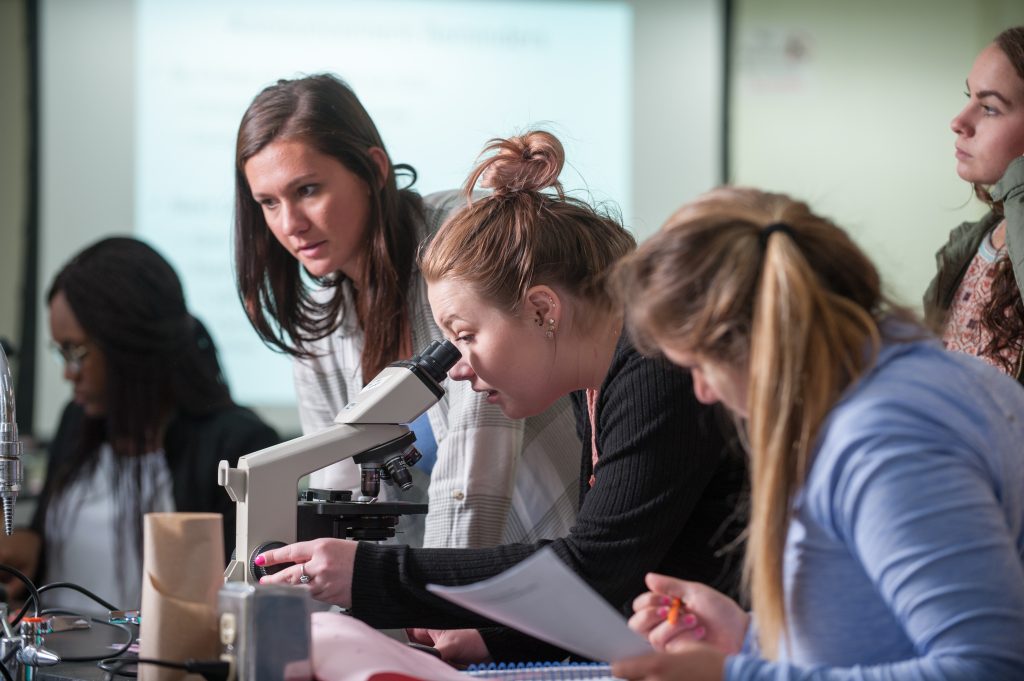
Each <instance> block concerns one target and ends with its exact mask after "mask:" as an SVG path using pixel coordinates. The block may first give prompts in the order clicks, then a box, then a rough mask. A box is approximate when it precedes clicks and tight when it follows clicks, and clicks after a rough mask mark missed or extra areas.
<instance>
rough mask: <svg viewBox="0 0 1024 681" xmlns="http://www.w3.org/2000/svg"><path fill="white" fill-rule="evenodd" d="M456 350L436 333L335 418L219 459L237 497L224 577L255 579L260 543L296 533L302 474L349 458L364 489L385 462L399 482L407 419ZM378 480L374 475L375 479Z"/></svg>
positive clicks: (428, 399)
mask: <svg viewBox="0 0 1024 681" xmlns="http://www.w3.org/2000/svg"><path fill="white" fill-rule="evenodd" d="M459 357H460V353H459V351H458V349H456V348H455V346H454V345H452V344H451V343H449V342H447V341H434V342H433V343H431V344H430V345H429V346H428V347H427V349H425V350H424V351H423V352H422V353H420V354H419V355H416V356H414V357H413V358H412V359H410V360H408V361H401V362H395V363H393V364H390V365H388V366H387V367H386V368H385V369H384V370H383V371H382V372H381V373H379V374H378V375H377V376H376V378H374V379H373V380H372V381H370V382H369V383H367V384H366V386H365V387H364V388H363V389H362V390H361V391H360V392H359V394H358V395H356V397H355V399H354V400H352V402H350V403H349V404H347V405H346V406H345V408H344V409H342V410H341V413H339V414H338V415H337V416H336V417H335V419H334V423H335V425H333V426H330V427H328V428H325V429H324V430H322V431H320V432H318V433H310V434H308V435H303V436H302V437H298V438H295V439H293V440H289V441H287V442H283V443H281V444H278V445H274V446H273V447H267V448H266V449H262V450H260V451H258V452H254V453H252V454H247V455H245V456H243V457H241V458H239V459H238V467H237V468H231V467H230V466H229V464H228V462H227V461H221V462H220V466H219V468H218V481H219V483H220V484H221V485H222V486H223V487H225V488H226V489H227V492H228V494H229V495H230V496H231V499H232V500H233V501H234V502H235V503H236V504H237V517H236V521H235V522H236V524H235V531H236V536H235V556H234V558H233V559H232V560H231V561H230V562H229V563H228V567H227V569H226V570H225V571H224V581H225V582H236V581H244V582H246V583H248V584H257V583H258V582H259V579H258V576H257V573H256V571H255V570H254V566H253V563H252V561H253V560H254V559H255V558H256V556H258V555H259V554H260V553H262V552H263V551H264V550H266V549H269V548H274V547H276V546H281V545H283V544H290V543H292V542H294V541H295V540H296V525H297V490H298V483H299V479H300V478H302V477H303V476H304V475H308V474H309V473H311V472H313V471H315V470H318V469H320V468H323V467H325V466H329V465H330V464H332V463H335V462H337V461H342V460H344V459H349V458H354V459H355V461H356V463H358V464H360V465H361V467H362V468H363V492H364V494H365V495H367V496H369V497H375V496H376V494H377V489H375V487H374V483H375V482H377V479H376V478H375V477H374V476H376V475H377V474H379V472H380V470H381V469H383V470H385V471H386V472H389V473H390V474H391V476H392V477H393V478H395V479H396V482H399V483H400V484H401V482H402V480H401V478H402V477H403V475H404V476H408V471H407V470H406V469H405V462H404V459H403V455H404V454H406V453H407V452H408V451H409V450H411V449H413V447H412V443H413V441H414V440H415V435H413V434H412V433H411V432H410V430H409V428H408V427H406V426H404V425H399V424H404V423H410V422H412V421H414V420H415V419H416V418H417V417H419V416H420V415H421V414H423V413H424V412H425V411H426V410H427V409H429V408H430V407H431V406H432V405H434V404H435V403H436V402H437V401H438V400H440V399H441V396H442V395H444V389H443V388H442V387H441V385H440V383H441V381H443V380H444V378H445V376H446V373H447V371H448V370H449V369H450V368H451V367H452V366H453V365H454V364H455V362H456V361H458V359H459ZM377 485H378V486H379V482H377Z"/></svg>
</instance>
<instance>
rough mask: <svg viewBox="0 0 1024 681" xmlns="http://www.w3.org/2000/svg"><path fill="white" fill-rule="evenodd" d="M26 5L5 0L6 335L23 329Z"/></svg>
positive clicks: (14, 338)
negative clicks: (21, 316) (21, 318)
mask: <svg viewBox="0 0 1024 681" xmlns="http://www.w3.org/2000/svg"><path fill="white" fill-rule="evenodd" d="M26 50H27V46H26V43H25V3H24V0H0V83H3V84H4V85H3V87H4V94H3V97H0V336H2V337H4V338H7V339H8V340H9V341H11V342H12V343H15V344H17V343H18V340H19V339H18V336H19V334H20V333H21V323H20V322H21V320H20V315H21V286H22V271H23V269H24V268H23V265H22V259H23V256H22V251H23V249H24V234H25V191H26V177H25V164H26V159H27V154H28V139H27V137H28V108H27V107H28V103H27V101H26V87H27V78H28V74H27V73H26V68H27V66H26V60H27V54H26Z"/></svg>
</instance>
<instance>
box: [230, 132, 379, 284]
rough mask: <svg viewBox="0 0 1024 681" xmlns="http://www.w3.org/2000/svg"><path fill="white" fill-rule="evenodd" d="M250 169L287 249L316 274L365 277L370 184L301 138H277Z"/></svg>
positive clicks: (251, 180) (249, 178)
mask: <svg viewBox="0 0 1024 681" xmlns="http://www.w3.org/2000/svg"><path fill="white" fill-rule="evenodd" d="M376 151H378V152H380V155H381V156H383V151H382V150H376ZM384 158H385V159H386V156H385V157H384ZM385 166H386V161H385ZM244 169H245V177H246V180H247V181H248V182H249V188H250V190H251V191H252V195H253V198H255V199H256V201H257V203H259V204H260V207H261V208H262V210H263V217H264V218H265V219H266V221H267V226H268V227H269V228H270V231H271V232H272V233H273V235H274V237H275V238H276V239H277V240H278V242H279V243H280V244H281V245H282V246H284V248H285V250H287V251H288V252H289V253H291V254H292V256H294V257H295V258H297V259H298V260H299V262H301V263H302V264H303V265H304V266H305V268H306V269H307V270H309V273H310V274H312V275H313V276H316V277H322V276H325V275H328V274H331V273H332V272H338V271H341V272H342V273H344V274H345V275H346V276H347V277H349V278H350V279H352V280H354V281H356V282H359V281H360V279H361V276H362V269H361V268H362V262H363V257H364V253H365V249H366V233H367V229H368V225H369V221H370V187H369V185H367V184H366V182H364V181H363V180H362V179H361V178H360V177H359V176H358V175H356V174H355V173H353V172H352V171H350V170H349V169H348V168H346V167H345V166H344V165H342V164H341V162H339V161H338V160H337V159H335V158H334V157H332V156H327V155H325V154H321V153H320V152H319V151H317V150H316V149H314V148H313V147H311V146H310V145H308V144H306V143H305V142H302V141H298V140H279V141H276V142H271V143H270V144H268V145H267V146H266V147H264V148H263V149H262V150H260V152H259V153H257V154H255V155H254V156H252V157H251V158H250V159H249V160H248V161H246V163H245V167H244Z"/></svg>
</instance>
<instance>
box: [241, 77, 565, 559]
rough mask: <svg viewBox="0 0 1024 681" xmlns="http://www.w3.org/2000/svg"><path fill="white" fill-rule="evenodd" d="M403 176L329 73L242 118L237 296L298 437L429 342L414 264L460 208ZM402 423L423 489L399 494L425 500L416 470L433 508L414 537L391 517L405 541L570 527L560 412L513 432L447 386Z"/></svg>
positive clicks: (281, 88)
mask: <svg viewBox="0 0 1024 681" xmlns="http://www.w3.org/2000/svg"><path fill="white" fill-rule="evenodd" d="M415 179H416V174H415V172H414V171H413V169H412V168H411V167H409V166H407V165H403V164H394V163H392V161H391V159H390V157H389V156H388V153H387V151H386V150H385V147H384V142H383V140H382V139H381V137H380V134H379V133H378V131H377V128H376V126H375V125H374V123H373V120H372V119H371V118H370V116H369V114H368V113H367V112H366V109H364V108H363V105H362V104H361V103H360V101H359V99H358V98H357V97H356V95H355V93H354V92H353V91H352V90H351V88H349V87H348V85H346V84H345V83H344V82H342V81H341V80H340V79H338V78H337V77H335V76H332V75H328V74H321V75H313V76H308V77H305V78H298V79H295V80H281V81H278V82H277V83H275V84H273V85H271V86H269V87H267V88H266V89H264V90H263V91H262V92H260V93H259V94H258V95H257V96H256V98H255V99H254V100H253V101H252V103H251V104H250V105H249V108H248V109H247V110H246V112H245V115H244V116H243V118H242V122H241V124H240V126H239V129H238V139H237V145H236V157H235V269H236V273H237V284H238V292H239V297H240V298H241V301H242V304H243V306H244V307H245V311H246V313H247V315H248V317H249V321H250V322H251V323H252V325H253V327H254V328H255V329H256V331H257V333H259V335H260V337H261V338H262V339H263V341H264V342H265V343H267V344H268V345H269V346H270V347H272V348H274V349H276V350H279V351H281V352H284V353H287V354H289V355H291V356H292V357H293V359H294V374H295V387H296V393H297V396H298V403H299V417H300V420H301V423H302V430H303V432H305V433H311V432H315V431H317V430H321V429H323V428H325V427H327V426H329V425H331V424H332V423H333V420H334V417H335V416H336V415H337V414H338V413H339V412H340V411H341V410H342V409H343V408H344V407H345V405H346V404H348V402H349V401H350V398H351V397H353V396H354V395H355V394H356V393H358V392H359V391H360V390H361V389H362V387H363V385H364V384H365V383H366V382H367V381H369V380H371V379H372V378H373V377H374V376H375V375H376V374H377V373H378V372H379V371H380V370H381V369H382V368H383V367H384V366H386V365H387V364H388V363H390V362H393V361H395V360H398V359H403V358H406V357H408V356H410V355H411V354H412V353H413V351H414V350H416V349H418V348H422V347H424V346H425V345H426V344H427V343H429V342H430V341H431V340H434V339H439V338H441V331H440V330H439V329H438V328H437V326H436V325H435V324H434V320H433V318H432V316H431V312H430V304H429V302H428V301H427V294H426V287H425V286H424V284H423V279H422V277H421V276H420V273H419V271H418V269H417V267H416V264H415V256H416V250H417V248H418V247H419V245H420V244H421V243H422V242H424V241H426V240H427V239H429V237H430V236H431V235H432V234H433V233H434V232H435V231H436V230H437V228H438V227H439V226H440V225H441V223H442V222H443V221H444V219H445V218H446V217H447V216H448V214H449V213H451V212H452V211H453V210H454V209H455V208H456V207H458V206H459V205H461V204H462V203H463V202H464V200H463V199H460V198H459V196H458V195H457V194H455V193H441V194H433V195H430V196H427V197H421V196H420V195H419V194H418V193H416V192H415V191H413V190H412V189H411V186H412V184H413V182H414V181H415ZM400 180H403V181H405V182H406V186H405V187H400V186H399V181H400ZM411 425H412V429H413V431H414V432H415V433H416V437H417V447H418V448H419V449H420V450H421V451H422V452H424V461H423V462H421V464H420V465H418V466H416V467H414V468H413V469H412V471H413V474H414V475H415V476H416V477H418V478H419V481H420V484H419V485H418V486H417V487H416V488H414V489H413V490H412V491H411V492H410V493H403V494H402V495H401V498H403V499H406V500H422V497H421V496H410V494H415V495H422V494H423V492H424V488H426V484H425V483H424V480H423V476H422V473H421V471H429V473H430V479H429V490H428V491H429V504H430V506H429V508H430V510H429V512H428V514H427V516H426V519H425V536H424V537H423V538H422V539H421V537H420V533H421V532H423V531H424V522H422V521H420V520H419V519H418V518H409V517H406V518H404V519H403V522H402V524H401V525H400V526H399V529H400V530H401V532H402V534H401V535H400V536H399V539H400V541H402V542H403V543H408V544H413V545H417V544H420V543H425V544H426V545H428V546H435V547H464V546H470V547H475V546H491V545H494V544H498V543H501V542H517V541H533V540H535V539H541V538H551V537H557V536H560V535H561V534H563V533H565V532H566V531H568V529H569V527H571V526H572V523H573V520H574V519H575V517H576V511H575V509H576V499H577V491H576V479H575V453H576V451H577V448H578V447H579V440H578V439H577V436H576V433H575V429H574V426H573V422H572V414H571V408H570V405H569V403H568V400H560V401H558V402H556V403H555V404H553V405H552V406H551V408H550V409H548V410H546V411H545V412H544V413H542V414H537V415H536V416H533V417H531V418H527V419H521V420H513V419H509V418H506V417H505V416H504V415H503V414H502V413H501V410H500V409H498V408H497V407H496V406H494V405H490V404H488V403H487V399H486V395H481V394H478V393H474V392H473V391H472V390H471V389H470V388H469V387H468V386H466V385H465V384H449V385H448V386H447V392H446V394H445V396H444V397H443V398H442V400H441V401H440V402H439V403H438V404H437V405H435V406H434V407H432V408H431V409H430V410H429V411H428V412H427V413H426V414H424V415H423V416H422V417H420V419H417V421H416V422H414V423H413V424H411ZM431 450H433V451H434V453H435V457H436V458H435V457H431V456H430V452H431ZM432 458H433V459H434V461H436V463H433V462H431V461H430V459H432ZM311 485H312V486H313V487H326V488H333V489H358V487H359V477H358V469H357V467H356V466H355V464H354V463H353V462H352V461H344V462H341V463H338V464H335V465H334V466H330V467H328V468H326V469H323V470H322V471H318V472H315V473H314V474H313V475H312V476H311ZM383 491H384V492H385V494H388V493H389V492H390V490H389V489H388V488H387V487H386V486H385V488H384V489H383ZM410 520H413V522H411V523H410V522H409V521H410Z"/></svg>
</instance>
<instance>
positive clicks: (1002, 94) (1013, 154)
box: [924, 26, 1024, 382]
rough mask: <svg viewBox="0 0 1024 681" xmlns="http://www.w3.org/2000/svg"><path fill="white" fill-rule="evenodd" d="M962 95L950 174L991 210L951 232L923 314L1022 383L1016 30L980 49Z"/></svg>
mask: <svg viewBox="0 0 1024 681" xmlns="http://www.w3.org/2000/svg"><path fill="white" fill-rule="evenodd" d="M966 94H967V104H966V105H965V106H964V108H963V110H962V111H961V112H960V113H959V114H957V115H956V117H955V118H954V119H953V121H952V123H951V124H950V127H951V128H952V129H953V132H954V133H956V159H957V165H956V171H957V174H958V175H959V176H960V177H961V178H962V179H963V180H966V181H967V182H970V183H971V185H972V186H973V187H974V193H975V195H976V196H977V197H978V198H979V199H981V200H982V201H984V202H985V203H986V204H987V205H988V206H989V209H990V210H989V212H988V213H987V214H986V215H985V216H984V217H982V218H981V219H980V220H978V221H976V222H965V223H963V224H962V225H960V226H959V227H957V228H956V229H955V230H953V231H952V233H950V236H949V241H948V242H947V243H946V245H945V246H943V247H942V249H941V250H939V252H938V254H937V255H936V261H937V263H938V272H937V274H936V275H935V278H934V279H933V280H932V283H931V285H930V286H929V287H928V291H927V292H926V293H925V296H924V305H925V310H926V312H927V315H928V320H929V322H930V323H931V325H932V326H933V327H935V328H936V329H938V330H939V331H940V333H941V334H942V337H943V341H944V342H945V343H946V347H948V348H950V349H951V350H958V351H961V352H966V353H969V354H972V355H977V356H979V357H981V358H982V359H983V360H985V361H986V362H988V363H990V364H992V365H993V366H995V367H997V368H999V369H1000V370H1002V371H1004V372H1006V373H1008V374H1010V375H1011V376H1014V377H1015V378H1016V379H1017V380H1018V381H1019V382H1024V26H1016V27H1014V28H1008V29H1006V30H1005V31H1003V32H1002V33H1000V34H999V35H997V36H996V38H995V40H994V41H993V42H992V44H990V45H989V46H988V47H986V48H985V49H984V50H982V51H981V54H979V55H978V58H977V59H976V60H975V62H974V66H973V67H972V69H971V72H970V74H969V75H968V77H967V92H966Z"/></svg>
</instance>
